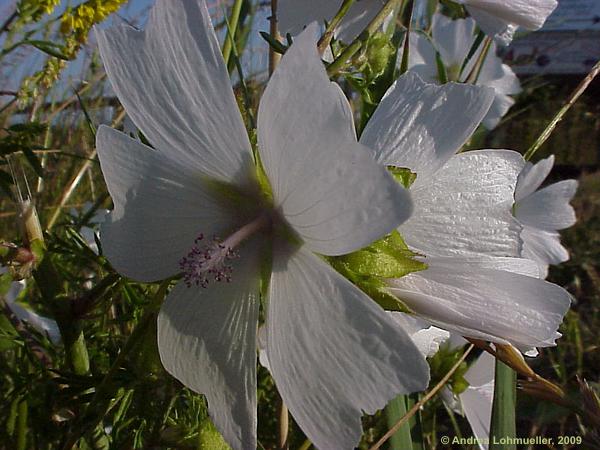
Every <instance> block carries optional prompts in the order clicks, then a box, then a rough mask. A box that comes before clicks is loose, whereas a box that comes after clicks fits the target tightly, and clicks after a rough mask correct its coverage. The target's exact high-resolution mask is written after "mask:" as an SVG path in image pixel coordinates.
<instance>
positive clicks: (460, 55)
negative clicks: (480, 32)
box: [431, 14, 475, 69]
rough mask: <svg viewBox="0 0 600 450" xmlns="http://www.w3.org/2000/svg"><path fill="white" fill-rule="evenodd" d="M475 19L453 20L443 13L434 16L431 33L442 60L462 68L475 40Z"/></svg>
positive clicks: (447, 64) (446, 63)
mask: <svg viewBox="0 0 600 450" xmlns="http://www.w3.org/2000/svg"><path fill="white" fill-rule="evenodd" d="M474 31H475V21H474V20H473V19H458V20H452V19H450V18H448V17H446V16H444V15H442V14H436V15H435V16H434V20H433V25H432V28H431V35H432V37H433V42H434V43H435V46H436V48H437V50H438V51H439V52H440V56H441V57H442V61H443V62H444V64H445V65H446V66H448V67H452V66H455V67H458V68H459V69H460V67H461V65H462V63H463V61H464V60H465V58H466V57H467V54H468V53H469V49H470V48H471V45H472V44H473V41H474V40H475V35H474Z"/></svg>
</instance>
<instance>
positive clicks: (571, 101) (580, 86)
mask: <svg viewBox="0 0 600 450" xmlns="http://www.w3.org/2000/svg"><path fill="white" fill-rule="evenodd" d="M599 72H600V60H599V61H598V62H596V64H595V65H594V67H592V70H591V71H590V73H588V74H587V75H586V76H585V78H584V79H583V80H581V82H580V83H579V84H578V85H577V87H576V88H575V90H574V91H573V93H572V94H571V95H570V96H569V98H568V99H567V102H566V103H565V104H564V105H563V107H562V108H560V110H559V111H558V112H557V113H556V115H555V116H554V117H553V118H552V120H551V121H550V123H549V124H548V126H546V129H545V130H544V131H543V132H542V134H540V136H539V137H538V138H537V139H536V141H535V142H534V143H533V145H532V146H531V147H529V150H527V152H525V155H524V156H523V157H524V158H525V160H526V161H529V160H530V159H531V158H532V157H533V155H534V154H535V152H537V151H538V149H539V148H540V147H541V146H542V145H543V144H544V142H546V140H547V139H548V138H549V137H550V135H551V134H552V132H553V131H554V128H556V125H558V123H559V122H560V121H561V120H562V118H563V116H564V115H565V114H566V112H567V111H568V110H569V109H570V108H571V106H573V104H574V103H575V102H576V101H577V99H578V98H579V97H580V96H581V94H583V93H584V92H585V90H586V89H587V87H588V86H589V85H590V83H591V82H592V80H593V79H594V78H595V77H596V75H598V73H599Z"/></svg>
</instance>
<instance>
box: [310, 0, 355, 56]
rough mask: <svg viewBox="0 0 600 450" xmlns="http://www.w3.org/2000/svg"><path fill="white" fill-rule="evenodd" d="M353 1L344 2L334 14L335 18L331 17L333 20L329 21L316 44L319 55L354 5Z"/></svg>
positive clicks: (346, 0) (345, 0)
mask: <svg viewBox="0 0 600 450" xmlns="http://www.w3.org/2000/svg"><path fill="white" fill-rule="evenodd" d="M354 1H355V0H344V2H343V3H342V6H340V9H339V10H338V12H337V13H336V14H335V16H333V19H331V22H329V25H327V29H326V30H325V33H323V36H321V39H319V42H318V43H317V47H319V53H320V54H321V55H322V54H323V53H324V52H325V49H326V48H327V46H328V45H329V43H330V42H331V39H332V38H333V34H334V33H335V29H336V28H337V27H338V25H339V24H340V22H341V21H342V19H343V18H344V17H345V16H346V14H347V13H348V10H349V9H350V7H351V6H352V5H353V4H354Z"/></svg>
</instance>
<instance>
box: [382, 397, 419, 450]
mask: <svg viewBox="0 0 600 450" xmlns="http://www.w3.org/2000/svg"><path fill="white" fill-rule="evenodd" d="M406 401H407V398H406V396H405V395H399V396H397V397H396V398H395V399H393V400H392V401H391V402H390V403H388V405H387V406H386V407H385V417H386V420H387V425H388V428H391V427H393V426H394V425H396V423H398V421H399V420H400V419H401V418H402V417H403V416H404V415H405V414H406V411H407V408H406ZM389 443H390V449H391V450H413V442H412V437H411V435H410V424H409V423H408V422H406V423H405V424H404V425H402V427H400V429H399V430H398V431H396V433H395V434H394V435H393V436H392V437H391V438H390V440H389Z"/></svg>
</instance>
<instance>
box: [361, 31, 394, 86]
mask: <svg viewBox="0 0 600 450" xmlns="http://www.w3.org/2000/svg"><path fill="white" fill-rule="evenodd" d="M395 50H396V49H395V47H394V46H393V45H392V42H391V40H390V37H389V36H388V35H387V34H386V33H375V34H373V35H372V36H371V37H370V38H369V42H368V43H367V64H368V76H369V79H370V80H375V79H377V78H379V77H380V76H381V75H383V73H384V72H385V70H386V68H387V65H388V61H389V59H390V58H391V56H392V55H393V54H394V52H395Z"/></svg>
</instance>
